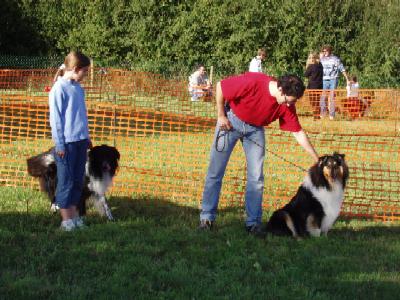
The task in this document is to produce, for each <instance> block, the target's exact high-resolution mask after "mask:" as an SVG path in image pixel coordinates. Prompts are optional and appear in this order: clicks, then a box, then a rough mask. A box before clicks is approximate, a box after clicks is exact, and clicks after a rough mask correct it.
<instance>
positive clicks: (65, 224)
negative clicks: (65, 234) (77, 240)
mask: <svg viewBox="0 0 400 300" xmlns="http://www.w3.org/2000/svg"><path fill="white" fill-rule="evenodd" d="M60 229H61V230H62V231H72V230H75V229H76V226H75V223H74V221H72V219H68V220H65V221H62V222H61V226H60Z"/></svg>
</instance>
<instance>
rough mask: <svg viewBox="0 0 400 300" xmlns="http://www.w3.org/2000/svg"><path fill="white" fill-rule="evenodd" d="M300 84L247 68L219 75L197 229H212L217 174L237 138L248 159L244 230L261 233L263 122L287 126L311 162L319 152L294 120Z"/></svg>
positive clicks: (218, 185)
mask: <svg viewBox="0 0 400 300" xmlns="http://www.w3.org/2000/svg"><path fill="white" fill-rule="evenodd" d="M304 90H305V87H304V84H303V82H302V80H301V79H300V78H299V77H297V76H295V75H288V76H283V77H280V78H279V79H278V80H275V79H274V78H272V77H269V76H267V75H265V74H262V73H253V72H248V73H245V74H243V75H239V76H233V77H229V78H226V79H224V80H222V81H221V82H218V83H217V86H216V103H217V113H218V123H217V126H216V130H215V138H214V144H213V146H212V149H211V155H210V164H209V167H208V173H207V177H206V182H205V186H204V192H203V200H202V210H201V213H200V227H199V228H200V229H204V230H209V229H212V227H213V225H214V221H215V219H216V214H217V207H218V202H219V196H220V191H221V186H222V179H223V176H224V174H225V169H226V165H227V164H228V161H229V158H230V155H231V153H232V150H233V148H234V147H235V145H236V142H237V141H238V140H241V141H242V146H243V149H244V152H245V155H246V161H247V185H246V194H245V201H246V213H247V219H246V230H247V231H248V232H249V233H251V234H255V235H258V234H261V233H262V230H261V219H262V195H263V189H264V174H263V165H264V156H265V134H264V126H267V125H268V124H270V123H271V122H273V121H275V120H277V119H279V123H280V128H281V130H285V131H291V132H292V133H293V135H294V137H295V138H296V140H297V142H298V143H299V144H300V145H301V146H302V147H303V148H304V149H305V150H306V151H307V152H308V153H309V154H310V156H311V157H312V158H313V160H314V161H318V155H317V153H316V151H315V150H314V147H313V146H312V145H311V143H310V141H309V139H308V137H307V135H306V134H305V132H304V131H303V130H302V128H301V125H300V123H299V120H298V117H297V114H296V108H295V103H296V101H297V100H298V99H299V98H301V97H302V96H303V93H304Z"/></svg>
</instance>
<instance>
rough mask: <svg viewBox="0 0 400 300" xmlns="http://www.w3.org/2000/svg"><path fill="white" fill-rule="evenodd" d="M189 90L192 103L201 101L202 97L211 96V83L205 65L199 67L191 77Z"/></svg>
mask: <svg viewBox="0 0 400 300" xmlns="http://www.w3.org/2000/svg"><path fill="white" fill-rule="evenodd" d="M188 89H189V94H190V96H191V100H192V101H199V100H200V98H202V97H209V96H211V94H212V86H211V82H210V81H209V80H208V76H207V73H206V69H205V67H204V66H203V65H198V66H197V68H196V71H194V72H193V74H192V75H190V76H189V87H188Z"/></svg>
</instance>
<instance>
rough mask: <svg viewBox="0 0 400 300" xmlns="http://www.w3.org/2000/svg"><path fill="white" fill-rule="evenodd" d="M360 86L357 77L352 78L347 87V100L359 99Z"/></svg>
mask: <svg viewBox="0 0 400 300" xmlns="http://www.w3.org/2000/svg"><path fill="white" fill-rule="evenodd" d="M359 87H360V86H359V84H358V81H357V76H352V77H351V80H350V81H349V83H348V84H347V86H346V90H347V98H358V89H359Z"/></svg>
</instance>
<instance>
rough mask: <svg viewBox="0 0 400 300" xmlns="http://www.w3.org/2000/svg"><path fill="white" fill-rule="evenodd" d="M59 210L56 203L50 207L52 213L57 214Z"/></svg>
mask: <svg viewBox="0 0 400 300" xmlns="http://www.w3.org/2000/svg"><path fill="white" fill-rule="evenodd" d="M59 209H60V207H59V206H58V205H57V204H55V203H52V204H51V206H50V211H51V212H53V213H56V212H57V211H58V210H59Z"/></svg>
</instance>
